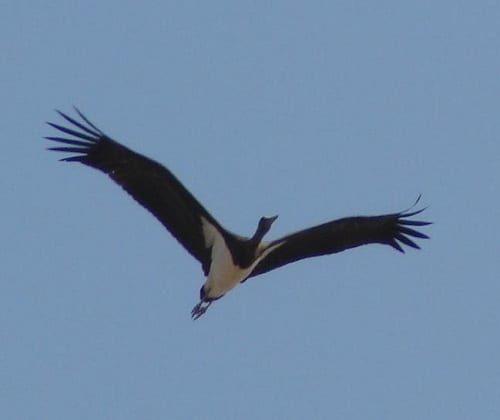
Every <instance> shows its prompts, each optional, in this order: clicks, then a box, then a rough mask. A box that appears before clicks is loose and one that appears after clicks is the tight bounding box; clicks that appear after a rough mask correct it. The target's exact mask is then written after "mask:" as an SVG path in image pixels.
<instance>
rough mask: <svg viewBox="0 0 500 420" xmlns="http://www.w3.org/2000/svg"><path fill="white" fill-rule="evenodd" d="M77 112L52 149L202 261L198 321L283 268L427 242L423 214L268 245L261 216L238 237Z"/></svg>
mask: <svg viewBox="0 0 500 420" xmlns="http://www.w3.org/2000/svg"><path fill="white" fill-rule="evenodd" d="M75 111H76V112H77V114H78V116H79V117H80V120H77V119H75V118H72V117H69V116H68V115H66V114H64V113H62V112H60V111H58V113H59V114H60V115H61V117H63V118H64V119H65V120H66V122H68V123H69V124H70V126H69V127H71V128H69V127H66V126H62V125H58V124H54V123H50V122H49V123H48V124H49V125H50V126H52V127H53V128H55V129H57V130H58V131H60V132H61V133H64V135H65V136H64V137H46V139H48V140H51V141H55V142H57V143H60V144H61V145H60V146H58V147H51V148H49V150H54V151H57V152H70V153H75V155H73V156H70V157H66V158H63V159H61V160H63V161H66V162H80V163H83V164H85V165H87V166H91V167H93V168H96V169H98V170H100V171H102V172H104V173H106V174H108V175H109V176H110V177H111V179H113V180H114V181H115V182H116V183H117V184H119V185H120V186H121V187H122V188H123V189H125V190H126V191H127V192H128V193H129V194H130V195H131V196H132V197H133V198H134V199H135V200H137V201H138V202H139V203H140V204H141V205H142V206H144V207H145V208H146V209H148V210H149V211H150V212H151V213H152V214H153V215H154V216H155V217H156V218H157V219H158V220H159V221H160V222H161V223H162V224H163V225H164V226H165V227H166V228H167V229H168V231H169V232H170V233H171V234H172V235H173V236H174V237H175V238H176V239H177V240H178V241H179V242H180V243H181V244H182V245H183V246H184V248H185V249H186V250H187V251H188V252H189V253H190V254H191V255H192V256H193V257H195V258H196V259H197V260H198V261H199V262H200V263H201V266H202V268H203V272H204V274H205V276H206V281H205V283H204V285H203V286H202V288H201V290H200V301H199V303H198V304H197V305H196V306H195V307H194V308H193V310H192V316H193V318H194V319H197V318H199V317H200V316H201V315H203V313H205V311H206V310H207V308H208V307H209V306H210V304H211V303H212V302H213V301H214V300H217V299H219V298H221V297H222V296H224V294H225V293H227V292H228V291H229V290H231V289H232V288H233V287H235V286H236V285H237V284H239V283H241V282H244V281H245V280H247V279H248V278H250V277H253V276H257V275H259V274H263V273H266V272H268V271H270V270H274V269H276V268H278V267H281V266H283V265H285V264H289V263H292V262H294V261H298V260H301V259H304V258H310V257H316V256H320V255H327V254H333V253H337V252H341V251H344V250H346V249H349V248H354V247H357V246H361V245H367V244H372V243H378V244H384V245H389V246H391V247H393V248H394V249H396V250H397V251H400V252H404V249H403V246H404V245H406V246H408V247H411V248H416V249H419V246H418V245H417V244H416V243H415V242H414V239H412V238H421V239H426V238H428V236H427V235H425V234H423V233H421V232H419V231H418V230H416V228H418V227H422V226H426V225H429V224H430V223H429V222H423V221H417V220H411V219H410V218H411V217H412V216H416V215H417V214H419V213H421V212H422V211H423V210H425V209H420V210H415V211H404V212H399V213H392V214H386V215H381V216H363V217H361V216H358V217H347V218H344V219H339V220H334V221H331V222H327V223H324V224H321V225H318V226H314V227H311V228H309V229H304V230H301V231H298V232H295V233H291V234H289V235H286V236H284V237H282V238H279V239H275V240H273V241H270V242H265V241H263V238H264V235H265V234H266V233H267V232H268V231H269V229H270V228H271V225H272V223H273V222H274V221H275V220H276V218H277V216H274V217H262V218H261V219H260V221H259V223H258V226H257V230H256V231H255V233H254V235H253V236H251V237H243V236H239V235H236V234H234V233H231V232H229V231H228V230H227V229H225V228H224V227H223V226H222V225H221V224H220V223H219V222H218V221H217V220H216V219H215V218H214V217H213V216H212V215H211V214H210V213H209V212H208V211H207V210H206V209H205V208H204V207H203V206H202V205H201V204H200V203H199V202H198V200H197V199H196V198H195V197H194V196H193V195H192V194H191V193H190V192H189V191H188V190H187V189H186V188H185V187H184V186H183V185H182V184H181V183H180V181H179V180H178V179H177V178H176V177H175V176H174V175H173V174H172V173H171V172H170V171H169V170H168V169H167V168H165V167H164V166H162V165H160V164H158V163H157V162H155V161H153V160H151V159H148V158H146V157H144V156H142V155H140V154H138V153H136V152H134V151H132V150H130V149H128V148H127V147H125V146H123V145H121V144H120V143H118V142H116V141H115V140H113V139H111V138H110V137H108V136H107V135H106V134H104V133H103V132H102V131H101V130H100V129H99V128H97V127H96V126H95V125H94V124H93V123H92V122H90V121H89V120H88V119H87V118H86V117H85V116H84V115H83V114H82V113H81V112H80V111H79V110H78V109H76V108H75ZM66 136H68V137H66ZM419 198H420V197H419ZM417 202H418V199H417ZM415 204H416V203H415Z"/></svg>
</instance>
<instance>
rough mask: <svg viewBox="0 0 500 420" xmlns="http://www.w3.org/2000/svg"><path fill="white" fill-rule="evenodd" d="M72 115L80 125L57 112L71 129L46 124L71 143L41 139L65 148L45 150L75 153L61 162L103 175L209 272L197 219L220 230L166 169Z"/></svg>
mask: <svg viewBox="0 0 500 420" xmlns="http://www.w3.org/2000/svg"><path fill="white" fill-rule="evenodd" d="M75 110H76V112H77V113H78V115H79V116H80V118H81V119H82V120H81V121H77V120H75V119H73V118H71V117H69V116H67V115H66V114H64V113H62V112H60V111H57V112H58V113H59V114H60V115H61V116H62V117H63V118H64V119H65V120H66V121H67V122H68V123H70V124H72V125H73V127H72V128H67V127H64V126H61V125H58V124H54V123H50V122H49V123H48V124H49V125H50V126H52V127H54V128H55V129H57V130H59V131H61V132H62V133H64V134H67V135H69V136H72V137H73V138H66V137H46V139H48V140H52V141H55V142H58V143H62V144H64V145H65V146H63V147H51V148H49V150H55V151H57V152H70V153H77V155H76V156H71V157H67V158H64V159H61V160H63V161H66V162H80V163H83V164H85V165H88V166H91V167H93V168H96V169H99V170H100V171H102V172H104V173H106V174H108V175H109V176H110V177H111V178H112V179H113V181H115V182H116V183H117V184H119V185H120V186H121V187H122V188H123V189H124V190H126V191H127V192H128V193H129V194H130V195H131V196H132V197H133V198H134V199H135V200H137V202H139V203H140V204H141V205H143V206H144V207H145V208H146V209H148V210H149V211H150V212H151V213H152V214H153V215H154V216H155V217H156V218H157V219H158V220H159V221H160V222H161V223H162V224H163V225H164V226H165V227H166V228H167V229H168V230H169V232H170V233H171V234H172V235H173V236H174V237H175V238H176V239H177V240H178V241H179V242H180V243H181V244H182V245H183V246H184V247H185V248H186V249H187V250H188V251H189V252H190V253H191V255H193V256H194V257H195V258H196V259H197V260H199V261H200V262H201V264H202V266H203V270H204V271H205V274H206V273H207V272H208V270H209V266H210V249H209V245H207V244H206V243H205V238H204V235H203V227H202V220H201V217H203V218H205V219H206V220H207V221H208V222H209V223H211V224H212V225H214V226H215V227H216V228H217V229H219V231H221V232H224V229H223V228H222V227H221V226H220V225H219V223H218V222H217V221H216V220H215V219H214V218H213V217H212V216H211V215H210V214H209V213H208V211H207V210H206V209H205V208H204V207H203V206H202V205H201V204H200V203H199V202H198V201H197V200H196V198H194V197H193V195H192V194H191V193H190V192H189V191H188V190H187V189H186V188H185V187H184V186H183V185H182V184H181V183H180V181H179V180H177V178H176V177H175V176H174V175H173V174H172V172H170V171H169V170H168V169H167V168H165V167H163V166H162V165H160V164H158V163H157V162H155V161H153V160H151V159H148V158H146V157H144V156H142V155H140V154H138V153H135V152H134V151H132V150H130V149H128V148H126V147H125V146H122V145H121V144H119V143H118V142H116V141H115V140H113V139H111V138H110V137H108V136H107V135H106V134H104V133H103V132H102V131H101V130H100V129H99V128H97V127H96V126H95V125H94V124H93V123H91V122H90V121H89V120H88V119H87V118H86V117H85V116H84V115H83V114H82V113H81V112H80V111H79V110H78V109H76V108H75Z"/></svg>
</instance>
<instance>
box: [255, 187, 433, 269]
mask: <svg viewBox="0 0 500 420" xmlns="http://www.w3.org/2000/svg"><path fill="white" fill-rule="evenodd" d="M419 198H420V197H419ZM417 202H418V200H417ZM415 204H416V203H415ZM424 210H425V209H421V210H417V211H413V212H408V211H406V212H401V213H394V214H387V215H383V216H368V217H366V216H365V217H347V218H344V219H339V220H334V221H331V222H328V223H324V224H322V225H318V226H314V227H312V228H309V229H305V230H301V231H299V232H295V233H292V234H290V235H287V236H284V237H282V238H280V239H277V240H275V241H272V242H271V243H270V244H269V247H270V248H271V249H273V248H274V249H273V250H272V251H270V252H269V254H267V255H266V256H265V257H264V258H263V259H262V260H261V261H260V262H259V264H257V266H256V267H255V269H254V270H253V271H252V273H251V274H250V276H249V277H252V276H257V275H259V274H262V273H266V272H268V271H270V270H274V269H275V268H278V267H281V266H282V265H285V264H289V263H292V262H294V261H298V260H301V259H304V258H310V257H317V256H320V255H327V254H334V253H337V252H341V251H344V250H346V249H349V248H355V247H357V246H361V245H367V244H384V245H389V246H391V247H393V248H394V249H396V250H398V251H400V252H404V249H403V245H407V246H409V247H411V248H416V249H420V247H419V246H418V245H417V244H416V243H415V242H414V241H413V239H412V238H422V239H428V236H427V235H425V234H423V233H421V232H419V231H418V230H416V229H415V228H417V227H420V226H426V225H429V224H431V223H429V222H422V221H417V220H409V218H410V217H412V216H415V215H417V214H419V213H421V212H422V211H424Z"/></svg>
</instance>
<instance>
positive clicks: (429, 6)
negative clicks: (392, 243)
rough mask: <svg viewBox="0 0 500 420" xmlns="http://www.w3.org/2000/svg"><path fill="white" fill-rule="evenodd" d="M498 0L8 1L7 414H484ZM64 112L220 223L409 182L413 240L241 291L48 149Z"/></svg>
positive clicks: (493, 399)
mask: <svg viewBox="0 0 500 420" xmlns="http://www.w3.org/2000/svg"><path fill="white" fill-rule="evenodd" d="M499 21H500V4H498V2H492V1H478V2H457V1H437V2H436V1H432V2H431V1H420V2H400V1H378V2H367V1H360V2H352V1H333V2H332V1H330V2H326V1H312V2H297V1H276V2H259V1H242V2H229V1H215V2H191V1H185V2H171V1H166V2H155V1H143V2H130V1H121V2H117V1H103V2H90V3H89V2H79V3H76V2H74V3H73V2H63V1H59V0H53V1H51V2H48V3H47V2H37V1H19V2H8V3H6V4H4V5H3V7H2V25H0V50H1V51H2V65H1V67H0V76H1V77H0V91H1V92H2V94H1V96H0V109H1V115H2V123H1V124H0V134H1V139H2V146H3V150H2V155H1V157H0V159H1V165H0V171H1V173H0V187H1V189H0V191H1V193H2V215H3V217H2V235H1V237H2V240H1V248H0V261H1V264H0V341H1V343H2V345H1V346H0V416H1V417H2V418H5V419H37V420H40V419H51V420H53V419H68V418H72V419H121V420H123V419H158V418H172V419H192V418H203V419H218V420H224V419H235V418H237V419H252V420H254V419H270V418H272V419H304V418H314V419H331V418H340V419H401V418H404V419H439V420H443V419H454V420H456V419H471V418H477V419H482V420H487V419H498V418H500V362H499V358H498V355H499V354H500V309H499V301H500V269H499V242H500V229H499V224H498V219H499V216H500V210H499V208H500V199H499V187H500V171H499V160H500V124H499V121H500V119H499V115H500V113H499V109H500V77H499V75H500V72H499V70H500V47H499V45H500V26H499V25H498V22H499ZM73 104H74V105H77V106H79V107H80V108H81V109H82V110H83V111H84V112H85V113H86V114H87V115H88V116H89V118H91V119H92V120H93V121H94V122H95V123H96V124H98V125H99V126H100V127H101V128H102V129H103V130H104V131H106V132H107V133H108V134H110V135H111V136H113V137H114V138H116V139H118V140H119V141H121V142H122V143H124V144H126V145H127V146H129V147H132V148H133V149H135V150H137V151H139V152H141V153H143V154H146V155H148V156H150V157H153V158H155V159H156V160H158V161H159V162H161V163H163V164H165V165H167V166H168V167H169V168H170V169H171V170H172V171H173V172H174V173H175V174H176V175H177V176H178V177H179V178H180V179H181V180H182V181H183V182H184V183H185V185H186V186H187V187H188V188H189V189H190V190H191V191H192V192H193V193H194V194H195V195H196V196H197V197H199V199H200V200H201V201H202V202H203V203H204V204H205V205H206V207H207V208H208V209H210V211H211V212H212V213H213V214H214V215H215V216H216V217H217V218H218V219H219V220H220V221H221V222H222V223H223V224H224V225H225V226H227V227H228V228H229V229H231V230H234V231H236V232H239V233H242V234H250V233H252V232H253V231H254V229H255V226H256V223H257V221H258V219H259V217H260V216H262V215H273V214H279V215H280V218H279V219H278V221H277V222H276V223H275V224H274V226H273V229H272V231H271V232H270V234H269V236H268V237H269V238H273V237H277V236H279V235H281V234H284V233H286V232H288V231H291V230H295V229H298V228H301V227H306V226H309V225H312V224H315V223H319V222H323V221H327V220H331V219H334V218H339V217H344V216H348V215H356V214H366V215H371V214H383V213H387V212H394V211H399V210H403V209H405V208H406V207H408V206H409V205H411V203H412V202H413V201H414V200H415V198H416V197H417V195H418V194H419V193H422V194H423V198H422V200H421V204H422V206H427V205H428V206H429V208H428V210H426V212H425V213H424V215H425V217H424V218H425V219H427V220H430V221H433V222H435V224H434V225H432V226H431V227H429V228H426V229H425V232H426V233H428V234H430V235H431V236H432V239H431V240H430V241H420V244H421V245H422V250H421V251H413V250H409V251H408V252H407V253H406V254H405V255H400V254H398V253H396V252H394V251H393V250H392V249H390V248H388V247H382V246H375V245H374V246H371V247H364V248H361V249H355V250H351V251H349V252H345V253H342V254H339V255H335V256H331V257H328V258H320V259H312V260H308V261H303V262H300V263H297V264H293V265H289V266H287V267H284V268H282V269H280V270H276V271H274V272H272V273H269V274H267V275H265V276H261V277H257V278H255V279H252V280H251V281H249V282H247V283H245V284H244V285H243V286H241V287H238V288H237V289H235V290H234V291H233V292H232V293H230V294H229V295H227V296H226V297H225V298H224V299H222V300H221V301H219V302H217V304H215V305H213V306H212V307H211V308H210V311H209V312H208V313H207V315H206V316H205V317H204V318H203V319H200V320H199V321H197V322H193V321H192V320H191V319H190V316H189V312H190V310H191V308H192V306H193V305H194V304H195V303H196V301H197V296H198V290H199V287H200V286H201V284H202V282H203V276H202V272H201V270H200V267H199V265H198V263H197V262H196V261H195V260H193V259H192V258H191V257H190V256H189V255H188V254H187V253H186V252H185V251H184V250H183V249H182V248H181V247H180V246H179V245H178V244H177V243H176V242H175V241H174V240H173V239H172V238H171V237H170V236H169V235H168V234H167V232H166V231H165V230H164V229H163V227H162V226H161V225H160V224H159V223H157V222H156V220H155V219H154V218H153V217H151V216H150V215H149V214H148V213H147V212H146V211H145V210H143V209H142V208H141V207H140V206H138V205H137V204H136V203H135V202H134V201H133V200H131V199H130V198H129V197H128V196H127V195H126V194H124V193H123V192H122V191H121V190H120V188H118V187H117V186H116V185H114V184H113V183H112V182H111V181H110V180H108V179H107V178H106V177H105V176H103V175H102V174H100V173H98V172H97V171H93V170H91V169H89V168H85V167H83V166H82V165H77V164H66V163H59V162H58V161H57V158H58V156H57V155H56V154H54V153H49V152H46V151H45V147H46V146H47V144H46V142H44V141H43V140H41V138H42V137H43V136H45V135H51V134H54V131H53V130H51V129H50V128H49V127H46V126H44V121H47V120H51V121H57V115H56V114H55V113H54V112H53V110H54V109H55V108H58V109H61V110H63V111H67V112H72V110H71V106H72V105H73Z"/></svg>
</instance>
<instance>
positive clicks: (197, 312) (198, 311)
mask: <svg viewBox="0 0 500 420" xmlns="http://www.w3.org/2000/svg"><path fill="white" fill-rule="evenodd" d="M211 304H212V301H209V302H207V301H205V300H200V301H199V302H198V303H197V304H196V305H195V306H194V308H193V310H192V311H191V318H193V320H194V321H196V320H197V319H198V318H199V317H200V316H202V315H203V314H204V313H205V312H206V311H207V309H208V308H209V307H210V305H211Z"/></svg>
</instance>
